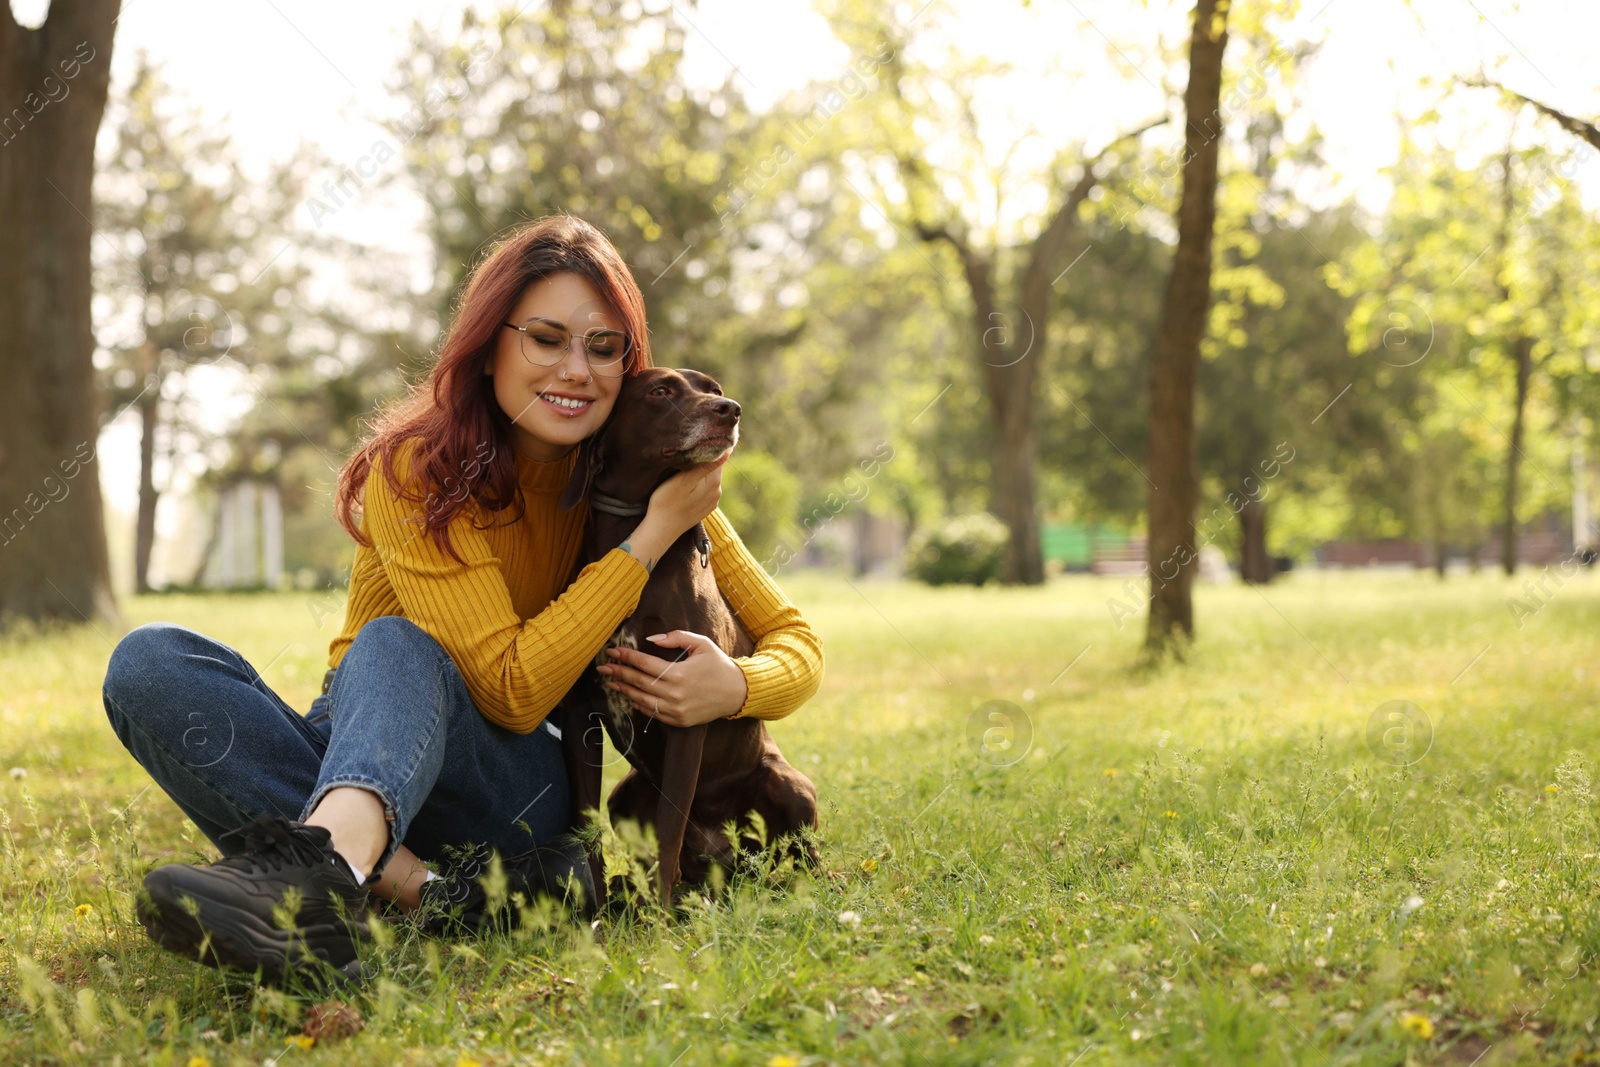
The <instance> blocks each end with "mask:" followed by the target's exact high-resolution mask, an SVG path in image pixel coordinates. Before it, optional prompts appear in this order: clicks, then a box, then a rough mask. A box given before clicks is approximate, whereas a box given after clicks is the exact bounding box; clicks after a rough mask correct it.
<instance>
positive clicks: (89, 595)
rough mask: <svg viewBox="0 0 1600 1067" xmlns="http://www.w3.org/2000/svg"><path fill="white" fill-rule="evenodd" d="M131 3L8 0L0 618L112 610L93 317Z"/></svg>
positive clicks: (2, 186)
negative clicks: (106, 127)
mask: <svg viewBox="0 0 1600 1067" xmlns="http://www.w3.org/2000/svg"><path fill="white" fill-rule="evenodd" d="M119 6H120V3H119V0H55V2H54V3H52V4H51V5H50V11H49V17H48V18H47V19H46V20H45V23H44V25H43V26H41V27H39V28H38V29H27V28H24V27H22V26H20V25H18V24H17V21H16V19H15V17H14V16H13V15H12V13H11V6H10V4H0V107H4V108H6V109H8V110H6V111H4V112H3V113H0V233H3V234H4V235H5V243H6V255H5V256H4V257H0V373H3V374H4V376H5V382H6V387H5V389H3V390H0V531H3V532H0V624H7V623H11V622H14V621H16V620H18V619H29V620H34V621H42V620H46V619H65V620H71V621H80V620H93V619H95V618H99V619H102V620H104V621H106V622H107V623H108V624H109V625H111V626H113V627H116V628H119V629H120V627H121V619H120V617H119V615H118V613H117V606H116V601H115V599H114V597H113V594H112V589H111V567H110V561H109V559H108V556H107V552H106V539H105V520H104V514H103V504H102V501H101V496H100V467H99V464H98V463H97V462H95V457H94V452H95V446H96V443H97V440H98V437H99V403H100V399H99V396H98V394H97V391H96V389H95V380H94V363H93V357H94V337H93V335H92V330H91V318H90V260H89V240H90V237H91V236H92V225H91V222H90V216H91V214H92V209H93V200H92V188H91V187H92V183H93V178H94V142H95V135H96V133H97V131H98V130H99V128H100V120H101V115H102V113H103V112H104V110H105V102H106V93H107V88H108V84H109V81H110V70H111V40H112V34H113V30H114V27H115V21H114V20H115V19H116V17H117V10H118V7H119Z"/></svg>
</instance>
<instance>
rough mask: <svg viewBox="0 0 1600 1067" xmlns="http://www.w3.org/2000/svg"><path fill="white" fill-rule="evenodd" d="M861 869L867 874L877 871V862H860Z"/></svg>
mask: <svg viewBox="0 0 1600 1067" xmlns="http://www.w3.org/2000/svg"><path fill="white" fill-rule="evenodd" d="M861 869H862V870H863V871H866V872H867V873H868V874H871V873H872V872H873V871H875V870H877V869H878V861H877V860H862V861H861Z"/></svg>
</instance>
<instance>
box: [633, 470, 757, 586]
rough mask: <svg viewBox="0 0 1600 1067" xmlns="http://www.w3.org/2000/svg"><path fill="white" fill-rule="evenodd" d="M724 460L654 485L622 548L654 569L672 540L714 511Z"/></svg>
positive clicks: (648, 568) (675, 475) (679, 474)
mask: <svg viewBox="0 0 1600 1067" xmlns="http://www.w3.org/2000/svg"><path fill="white" fill-rule="evenodd" d="M728 455H732V453H731V452H730V453H728ZM726 462H728V456H726V455H725V456H723V457H722V458H721V459H719V460H717V461H716V462H715V463H703V464H701V465H700V466H698V467H690V468H689V469H688V470H686V471H679V472H678V473H677V474H674V475H673V476H672V477H670V478H668V479H667V480H666V481H664V482H662V483H661V484H660V485H658V486H657V487H656V491H655V492H653V493H651V494H650V503H649V505H647V508H646V511H645V516H644V518H643V519H641V520H640V521H639V525H638V526H637V527H635V528H634V531H633V533H631V534H629V535H628V539H627V540H626V541H624V542H622V545H621V548H622V550H623V551H624V552H627V553H628V554H630V555H631V556H633V557H634V558H635V559H637V560H638V561H639V562H640V563H643V564H644V568H645V570H646V571H649V570H651V569H652V568H654V567H655V565H656V561H657V560H659V559H660V558H661V556H662V554H663V553H665V552H666V550H667V549H669V548H671V547H672V543H673V542H674V541H676V540H677V539H678V538H680V537H682V536H683V535H684V533H685V532H686V531H687V530H688V529H689V528H690V527H692V526H693V525H694V524H695V523H697V522H699V521H700V520H702V519H704V518H705V517H706V516H707V515H710V514H711V513H712V512H713V511H715V510H717V502H718V501H719V500H721V499H722V465H723V464H724V463H726Z"/></svg>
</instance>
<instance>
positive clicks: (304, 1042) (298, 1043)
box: [289, 1034, 317, 1052]
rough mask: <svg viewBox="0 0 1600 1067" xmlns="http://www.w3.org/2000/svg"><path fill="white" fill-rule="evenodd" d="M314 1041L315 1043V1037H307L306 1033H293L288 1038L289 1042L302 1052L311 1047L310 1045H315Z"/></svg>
mask: <svg viewBox="0 0 1600 1067" xmlns="http://www.w3.org/2000/svg"><path fill="white" fill-rule="evenodd" d="M316 1043H317V1039H316V1038H314V1037H309V1036H307V1035H306V1034H295V1035H294V1036H293V1037H291V1038H290V1039H289V1044H291V1045H293V1046H295V1047H296V1048H298V1049H300V1050H301V1051H302V1052H305V1051H307V1050H309V1049H310V1048H311V1046H312V1045H315V1044H316Z"/></svg>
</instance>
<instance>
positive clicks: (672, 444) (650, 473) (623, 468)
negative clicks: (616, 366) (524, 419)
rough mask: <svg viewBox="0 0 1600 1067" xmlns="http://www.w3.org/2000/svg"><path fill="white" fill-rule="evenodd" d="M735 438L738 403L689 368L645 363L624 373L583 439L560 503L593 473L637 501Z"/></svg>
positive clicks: (582, 489)
mask: <svg viewBox="0 0 1600 1067" xmlns="http://www.w3.org/2000/svg"><path fill="white" fill-rule="evenodd" d="M738 443H739V405H738V404H737V403H736V402H735V401H733V400H729V399H728V398H727V397H725V396H723V395H722V386H720V385H718V384H717V380H716V379H715V378H713V377H711V375H709V374H703V373H701V372H700V371H697V370H688V369H678V370H674V369H673V368H670V367H651V368H649V369H647V370H643V371H641V372H639V373H638V374H636V375H634V376H632V377H629V378H624V379H623V381H622V389H621V391H620V392H619V393H618V394H617V400H616V403H615V404H614V405H613V406H612V409H611V417H610V418H609V419H607V420H606V424H605V426H604V427H603V428H602V429H601V430H600V432H598V433H596V434H595V435H594V436H593V437H590V438H589V439H588V440H586V441H584V443H583V451H582V454H581V455H580V456H579V457H578V466H577V468H576V469H575V470H574V471H573V472H572V480H571V481H570V482H568V483H567V488H566V492H564V493H563V494H562V496H561V507H562V508H563V509H570V508H572V507H575V506H576V505H577V503H578V501H579V500H581V499H583V498H584V497H585V496H586V495H588V492H589V490H590V488H591V487H592V486H593V485H594V484H595V482H596V480H597V479H599V480H600V481H601V483H602V484H603V486H604V488H605V491H606V492H607V493H610V494H611V495H613V496H617V497H621V498H622V499H624V500H630V501H638V502H642V501H644V500H647V499H648V498H649V496H650V494H651V493H652V492H653V491H654V490H655V488H656V486H658V485H660V484H661V483H662V482H663V481H665V480H666V479H667V478H669V477H671V476H672V475H673V474H676V473H677V472H678V471H683V470H688V469H689V468H690V467H694V466H698V465H700V464H702V463H711V462H714V461H715V460H717V459H720V458H721V457H722V456H724V455H726V454H727V453H729V452H732V451H733V448H734V446H735V445H736V444H738Z"/></svg>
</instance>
